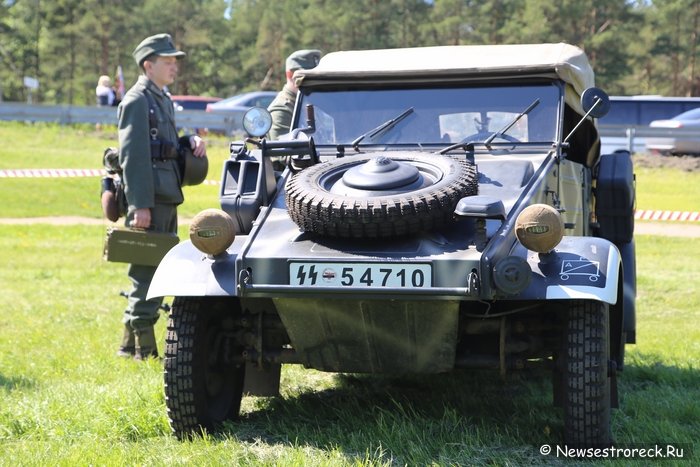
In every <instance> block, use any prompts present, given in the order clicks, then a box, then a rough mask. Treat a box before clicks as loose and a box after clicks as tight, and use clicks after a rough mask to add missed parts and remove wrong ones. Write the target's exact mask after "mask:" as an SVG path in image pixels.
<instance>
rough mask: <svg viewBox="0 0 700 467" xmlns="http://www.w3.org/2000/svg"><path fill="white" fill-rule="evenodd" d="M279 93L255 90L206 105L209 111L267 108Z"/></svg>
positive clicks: (241, 110)
mask: <svg viewBox="0 0 700 467" xmlns="http://www.w3.org/2000/svg"><path fill="white" fill-rule="evenodd" d="M276 95H277V93H276V92H274V91H253V92H246V93H244V94H238V95H236V96H232V97H228V98H226V99H223V100H220V101H218V102H216V103H211V104H208V105H207V106H206V110H207V112H241V115H242V113H243V112H245V111H246V110H248V109H250V108H251V107H262V108H264V109H266V108H267V106H268V105H270V103H271V102H272V100H273V99H274V98H275V96H276Z"/></svg>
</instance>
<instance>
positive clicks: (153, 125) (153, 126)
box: [144, 91, 158, 139]
mask: <svg viewBox="0 0 700 467" xmlns="http://www.w3.org/2000/svg"><path fill="white" fill-rule="evenodd" d="M144 95H145V96H146V100H147V101H148V128H149V131H148V133H149V134H150V135H151V139H156V138H158V119H157V118H156V101H155V100H154V99H153V96H152V95H151V93H150V92H148V91H146V92H144Z"/></svg>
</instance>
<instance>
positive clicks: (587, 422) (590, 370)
mask: <svg viewBox="0 0 700 467" xmlns="http://www.w3.org/2000/svg"><path fill="white" fill-rule="evenodd" d="M563 340H564V348H563V349H562V350H563V352H562V353H563V357H564V358H563V361H564V362H563V363H564V367H563V371H564V374H563V383H564V387H563V390H564V393H563V396H564V401H563V402H564V440H565V442H566V443H567V444H568V445H571V446H582V447H600V446H607V445H609V444H610V442H611V435H610V410H611V409H610V407H611V403H610V400H611V399H610V376H609V374H608V363H609V360H610V338H609V324H608V305H607V304H606V303H602V302H596V301H587V300H578V301H575V302H572V303H571V304H570V306H569V310H568V318H567V323H566V327H565V335H564V339H563Z"/></svg>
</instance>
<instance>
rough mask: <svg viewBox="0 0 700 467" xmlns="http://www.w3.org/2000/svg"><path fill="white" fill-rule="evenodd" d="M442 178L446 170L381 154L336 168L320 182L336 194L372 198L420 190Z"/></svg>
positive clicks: (329, 191) (328, 172) (322, 176)
mask: <svg viewBox="0 0 700 467" xmlns="http://www.w3.org/2000/svg"><path fill="white" fill-rule="evenodd" d="M441 178H442V171H441V170H440V169H439V168H438V167H435V166H433V165H430V164H427V163H424V162H421V161H410V163H409V162H407V161H402V160H400V159H392V158H388V157H385V156H379V157H376V158H373V159H370V160H368V161H358V162H357V163H356V164H353V165H350V166H348V165H340V166H338V167H334V168H332V169H330V170H328V171H326V172H325V173H323V174H322V175H321V176H320V177H319V179H318V185H319V187H320V188H321V189H323V190H325V191H326V192H328V193H331V194H334V195H340V196H353V197H358V198H369V197H375V196H390V195H396V194H402V193H408V192H411V191H416V190H420V189H422V188H426V187H429V186H432V185H435V184H436V183H437V182H439V181H440V180H441Z"/></svg>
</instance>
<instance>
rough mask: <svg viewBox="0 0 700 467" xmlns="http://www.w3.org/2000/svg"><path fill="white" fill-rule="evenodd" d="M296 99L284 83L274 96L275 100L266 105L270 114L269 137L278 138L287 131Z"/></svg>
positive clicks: (290, 123) (294, 94)
mask: <svg viewBox="0 0 700 467" xmlns="http://www.w3.org/2000/svg"><path fill="white" fill-rule="evenodd" d="M296 100H297V95H296V93H295V92H294V91H292V89H290V88H289V86H288V85H287V84H285V85H284V87H283V88H282V90H281V91H280V92H279V93H278V94H277V96H276V97H275V100H273V101H272V103H270V105H269V106H268V107H267V110H268V111H269V112H270V115H272V127H271V128H270V132H269V136H270V139H278V138H279V137H280V136H282V135H284V134H286V133H289V127H290V126H291V125H292V115H293V113H294V104H295V103H296Z"/></svg>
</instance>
